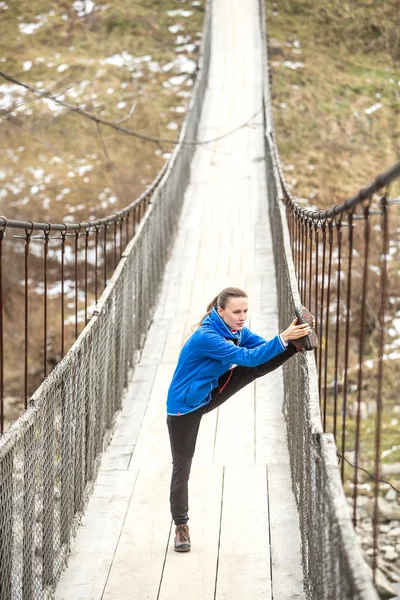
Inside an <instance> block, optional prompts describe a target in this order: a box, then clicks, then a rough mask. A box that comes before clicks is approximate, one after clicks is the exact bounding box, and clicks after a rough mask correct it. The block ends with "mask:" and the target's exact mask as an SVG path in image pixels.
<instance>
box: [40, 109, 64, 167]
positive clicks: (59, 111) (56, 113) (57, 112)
mask: <svg viewBox="0 0 400 600" xmlns="http://www.w3.org/2000/svg"><path fill="white" fill-rule="evenodd" d="M41 100H42V102H43V103H44V104H46V106H47V108H48V109H49V110H51V112H52V113H54V114H55V115H60V114H61V113H62V112H63V110H64V107H63V106H61V104H57V102H53V100H50V98H42V99H41ZM61 162H62V161H61Z"/></svg>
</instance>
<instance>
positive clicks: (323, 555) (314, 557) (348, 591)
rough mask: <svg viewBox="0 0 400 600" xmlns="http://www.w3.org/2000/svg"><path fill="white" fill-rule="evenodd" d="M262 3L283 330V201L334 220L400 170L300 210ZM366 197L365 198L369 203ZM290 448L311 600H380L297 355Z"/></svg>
mask: <svg viewBox="0 0 400 600" xmlns="http://www.w3.org/2000/svg"><path fill="white" fill-rule="evenodd" d="M264 5H265V2H264V1H263V0H260V2H259V6H260V15H261V29H262V31H261V35H262V48H263V63H264V68H263V74H264V81H263V102H264V119H265V144H266V160H267V164H266V168H267V187H268V198H269V210H270V220H271V230H272V237H273V244H274V255H275V263H276V273H277V279H278V303H279V318H280V325H281V327H283V326H284V325H285V326H286V325H287V323H288V322H290V321H291V320H292V318H293V314H294V307H295V306H298V305H300V304H301V300H300V295H299V290H298V283H297V278H296V272H295V268H294V263H293V259H292V253H291V246H290V237H289V229H288V223H287V218H286V212H285V205H284V200H285V201H288V202H289V204H290V209H291V210H293V211H294V212H296V214H299V215H301V216H302V218H303V219H305V220H309V221H310V222H314V221H320V220H326V219H332V218H334V217H335V216H337V215H339V214H341V212H343V210H347V209H348V208H349V207H351V206H353V205H354V204H356V203H358V202H359V201H361V198H364V197H368V196H369V195H370V194H371V193H373V192H374V191H375V190H378V189H380V188H382V187H383V186H384V185H386V184H388V183H389V182H390V181H391V180H392V179H394V178H395V177H396V176H397V175H398V174H400V163H399V164H397V165H395V167H393V169H391V170H390V171H389V172H388V173H387V174H385V175H384V176H382V177H379V178H377V180H376V181H375V182H374V183H373V184H372V185H371V186H369V188H367V190H362V191H361V192H360V193H359V194H358V195H357V196H355V197H354V198H352V199H350V200H348V201H347V202H345V203H344V204H342V205H338V206H337V207H334V208H332V209H330V210H329V211H313V210H308V209H307V208H304V207H303V206H300V205H299V203H298V202H297V201H296V200H295V199H294V198H293V196H292V195H291V194H290V192H289V190H288V188H287V186H286V184H285V180H284V176H283V173H282V169H281V167H280V162H279V153H278V148H277V145H276V141H275V135H274V125H273V117H272V108H271V93H270V78H269V64H268V54H267V30H266V14H265V6H264ZM365 194H367V196H365ZM284 385H285V404H284V413H285V419H286V425H287V435H288V446H289V454H290V464H291V473H292V485H293V491H294V494H295V498H296V502H297V507H298V512H299V520H300V531H301V540H302V564H303V573H304V581H305V590H306V596H307V600H323V599H325V598H326V599H328V598H329V600H378V598H379V597H378V594H377V592H376V590H375V587H374V585H373V583H372V578H371V573H370V571H369V570H368V567H367V564H366V562H365V560H364V557H363V554H362V551H361V547H360V545H359V543H358V541H357V538H356V535H355V531H354V527H353V524H352V520H351V515H350V512H349V508H348V505H347V502H346V498H345V495H344V491H343V486H342V483H341V480H340V475H339V471H338V468H337V456H336V452H337V449H336V445H335V441H334V438H333V436H332V435H331V434H325V433H323V426H322V419H321V412H320V404H319V393H318V377H317V370H316V363H315V359H314V355H313V353H311V352H307V353H305V354H301V355H297V357H296V359H295V360H293V361H289V363H287V364H286V365H285V368H284Z"/></svg>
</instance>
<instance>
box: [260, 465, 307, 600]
mask: <svg viewBox="0 0 400 600" xmlns="http://www.w3.org/2000/svg"><path fill="white" fill-rule="evenodd" d="M268 499H269V510H270V522H271V558H272V561H271V562H272V573H273V592H274V598H279V600H305V594H304V589H303V572H302V569H301V555H300V530H299V517H298V513H297V507H296V502H295V499H294V496H293V492H292V488H291V475H290V467H289V465H282V464H280V465H271V466H269V467H268ZM288 540H290V544H288Z"/></svg>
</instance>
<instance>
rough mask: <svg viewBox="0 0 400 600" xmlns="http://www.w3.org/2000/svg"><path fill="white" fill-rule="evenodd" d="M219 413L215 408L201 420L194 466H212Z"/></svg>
mask: <svg viewBox="0 0 400 600" xmlns="http://www.w3.org/2000/svg"><path fill="white" fill-rule="evenodd" d="M217 415H218V411H217V410H213V411H212V412H210V413H208V414H206V415H204V417H203V418H202V420H201V424H200V430H199V434H198V436H197V443H196V451H195V453H194V458H193V462H192V466H193V467H211V466H212V464H213V459H214V444H215V434H216V428H217Z"/></svg>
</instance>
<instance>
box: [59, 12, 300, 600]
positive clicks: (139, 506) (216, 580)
mask: <svg viewBox="0 0 400 600" xmlns="http://www.w3.org/2000/svg"><path fill="white" fill-rule="evenodd" d="M212 48H213V51H212V62H211V71H210V80H209V87H208V90H207V94H206V99H205V104H204V109H203V115H202V121H201V125H200V131H199V138H200V139H208V138H210V137H213V136H218V135H221V134H223V133H225V132H227V131H229V130H232V129H234V128H235V127H237V126H238V125H240V124H242V123H244V122H245V121H246V120H247V119H249V117H250V116H251V115H253V114H254V113H256V112H257V110H259V109H261V54H260V52H261V45H260V30H259V14H258V2H257V0H215V1H214V3H213V38H212ZM265 177H266V174H265V162H264V141H263V126H262V118H261V113H259V114H258V115H257V116H256V117H255V118H254V119H253V121H252V122H251V124H250V125H249V126H248V127H246V128H243V129H240V130H239V131H237V132H236V133H234V134H232V135H230V136H229V137H226V138H224V139H222V140H221V141H219V142H217V143H213V144H211V145H208V146H205V147H199V148H198V149H197V152H196V155H195V158H194V161H193V165H192V178H191V183H190V185H189V187H188V190H187V193H186V198H185V203H184V207H183V212H182V217H181V221H180V226H179V232H178V237H177V240H176V243H175V246H174V250H173V253H172V256H171V259H170V261H169V263H168V266H167V270H166V274H165V280H164V285H163V290H162V294H161V297H160V301H159V305H158V308H157V311H156V313H155V315H154V321H153V324H152V326H151V329H150V331H149V336H148V339H147V341H146V345H145V348H144V351H143V353H142V357H141V361H140V364H139V365H138V366H137V368H136V370H135V373H134V376H133V380H132V382H131V384H130V388H129V391H128V395H127V399H126V401H125V404H124V407H123V410H122V413H121V415H120V417H119V421H118V427H117V430H116V432H115V434H114V437H113V439H112V442H111V445H110V447H109V448H108V450H107V451H106V452H105V453H104V456H103V459H102V465H101V470H100V473H99V476H98V480H97V484H96V487H95V491H94V494H93V496H92V498H91V500H90V502H89V505H88V508H87V511H86V513H85V515H84V518H83V523H82V525H81V527H80V529H79V531H78V535H77V539H76V541H75V544H74V546H73V549H72V553H71V555H70V558H69V564H68V568H67V569H66V570H65V571H64V573H63V575H62V577H61V580H60V583H59V586H58V589H57V594H56V598H57V600H100V599H102V600H106V599H107V600H125V599H126V600H128V599H130V600H177V599H178V598H187V599H188V600H205V599H213V600H223V599H224V600H236V599H237V600H250V599H251V600H253V599H255V598H259V599H263V600H264V599H265V600H289V599H290V600H296V599H299V600H300V599H302V600H303V599H304V595H303V591H302V573H301V566H300V541H299V538H300V536H299V531H298V518H297V512H296V507H295V503H294V498H293V495H292V492H291V481H290V472H289V466H288V463H289V459H288V453H287V447H286V439H285V427H284V421H283V417H282V413H281V407H282V399H283V385H282V375H281V373H280V372H279V371H278V372H275V373H273V374H271V375H269V376H267V377H265V378H264V379H262V380H259V381H257V383H255V384H253V385H250V386H248V387H247V388H245V389H244V390H242V391H241V392H240V393H239V394H237V395H236V396H235V397H234V398H232V399H231V400H229V402H228V403H227V404H226V405H224V406H223V407H221V408H220V409H219V410H217V411H214V412H213V413H210V414H209V415H206V416H205V418H204V419H203V421H202V424H201V428H200V435H199V439H198V443H197V449H196V454H195V458H194V461H193V470H192V474H191V479H190V522H189V525H190V533H191V538H192V551H191V552H190V553H187V554H178V553H175V552H174V551H173V528H172V527H171V518H170V514H169V502H168V496H169V479H170V474H171V458H170V450H169V441H168V434H167V428H166V423H165V420H166V415H165V400H166V393H167V388H168V385H169V382H170V379H171V376H172V373H173V370H174V368H175V364H176V360H177V356H178V353H179V351H180V348H181V346H182V343H183V342H184V340H185V339H186V338H187V337H188V335H189V334H190V328H191V326H192V325H194V324H195V323H196V322H198V321H199V319H200V318H201V316H202V315H203V314H204V312H205V307H206V305H207V304H208V302H209V301H210V300H211V299H212V298H213V297H214V296H215V295H216V294H217V293H218V291H220V290H221V289H222V288H223V287H225V286H226V285H235V286H239V287H242V288H244V289H245V290H247V291H248V293H249V301H250V313H251V314H250V323H249V326H250V327H251V328H253V329H254V330H255V331H257V332H258V333H260V334H261V335H264V336H266V337H268V336H272V335H275V334H276V333H278V331H277V307H276V283H275V275H274V266H273V258H272V241H271V236H270V229H269V223H268V199H267V192H266V180H265Z"/></svg>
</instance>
